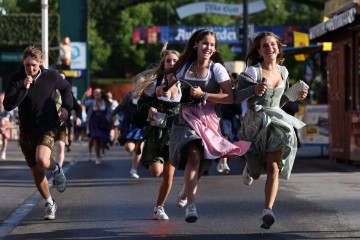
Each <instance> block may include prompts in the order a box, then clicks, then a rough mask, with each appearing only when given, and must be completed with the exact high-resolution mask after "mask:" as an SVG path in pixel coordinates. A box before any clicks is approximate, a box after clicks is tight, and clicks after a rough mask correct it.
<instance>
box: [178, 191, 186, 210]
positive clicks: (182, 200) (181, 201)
mask: <svg viewBox="0 0 360 240" xmlns="http://www.w3.org/2000/svg"><path fill="white" fill-rule="evenodd" d="M186 204H187V197H186V194H185V189H184V188H183V189H182V190H181V192H179V195H178V199H177V203H176V205H177V206H178V207H180V208H183V207H185V206H186Z"/></svg>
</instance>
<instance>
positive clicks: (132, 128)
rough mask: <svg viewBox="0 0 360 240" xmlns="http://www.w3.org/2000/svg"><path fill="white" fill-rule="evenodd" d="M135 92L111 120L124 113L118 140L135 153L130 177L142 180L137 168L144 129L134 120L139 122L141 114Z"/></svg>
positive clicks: (112, 115) (120, 106)
mask: <svg viewBox="0 0 360 240" xmlns="http://www.w3.org/2000/svg"><path fill="white" fill-rule="evenodd" d="M133 93H134V91H133V90H131V91H129V92H128V93H127V94H126V95H125V96H124V97H123V100H122V101H121V102H120V103H119V105H118V106H117V107H116V108H115V110H114V111H113V112H112V114H111V119H113V118H114V116H115V115H116V114H119V113H121V112H122V113H123V116H124V118H123V120H122V121H121V123H120V126H119V128H120V137H119V139H118V141H119V144H120V146H124V147H125V150H126V151H127V152H129V153H133V156H132V161H131V169H130V176H131V177H132V178H136V179H138V178H140V176H139V174H138V173H137V168H138V165H139V162H140V158H141V152H142V148H143V146H144V143H143V137H142V128H141V127H138V126H137V125H136V124H135V122H134V120H138V119H137V118H138V117H136V115H137V114H138V113H139V111H138V109H137V102H138V100H139V98H134V97H133Z"/></svg>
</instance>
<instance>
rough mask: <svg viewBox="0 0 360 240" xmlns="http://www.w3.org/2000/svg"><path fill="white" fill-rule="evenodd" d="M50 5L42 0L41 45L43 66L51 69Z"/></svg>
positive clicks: (46, 0) (45, 0)
mask: <svg viewBox="0 0 360 240" xmlns="http://www.w3.org/2000/svg"><path fill="white" fill-rule="evenodd" d="M48 9H49V4H48V0H41V45H42V57H43V66H44V67H45V68H48V67H49V42H48V39H49V24H48V22H49V18H48Z"/></svg>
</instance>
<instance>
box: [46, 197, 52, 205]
mask: <svg viewBox="0 0 360 240" xmlns="http://www.w3.org/2000/svg"><path fill="white" fill-rule="evenodd" d="M46 202H47V203H50V204H51V205H54V200H53V199H52V197H51V196H50V197H48V198H47V199H46Z"/></svg>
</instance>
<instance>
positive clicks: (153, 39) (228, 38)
mask: <svg viewBox="0 0 360 240" xmlns="http://www.w3.org/2000/svg"><path fill="white" fill-rule="evenodd" d="M204 28H206V29H209V30H211V31H213V32H215V33H216V35H217V36H218V38H219V43H220V44H233V45H236V46H239V45H241V44H242V42H243V39H242V35H239V29H238V28H237V27H236V26H173V27H169V26H151V27H144V26H136V27H134V28H133V37H132V42H133V44H158V43H160V42H161V41H167V42H168V43H169V44H185V43H186V42H187V40H188V39H189V38H190V36H191V34H193V32H194V31H196V30H198V29H204ZM307 30H308V27H304V26H254V25H252V24H249V28H248V32H249V38H252V37H253V35H254V34H256V33H258V32H263V31H267V32H274V33H275V34H276V35H278V36H279V37H280V38H281V40H282V41H283V42H285V43H287V44H292V43H293V41H294V37H293V32H294V31H299V32H307ZM237 50H238V51H239V49H237Z"/></svg>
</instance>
